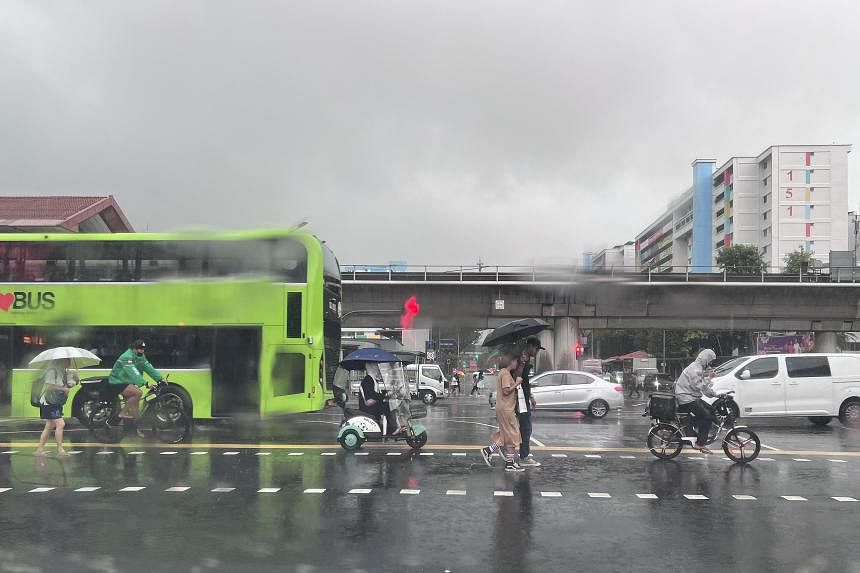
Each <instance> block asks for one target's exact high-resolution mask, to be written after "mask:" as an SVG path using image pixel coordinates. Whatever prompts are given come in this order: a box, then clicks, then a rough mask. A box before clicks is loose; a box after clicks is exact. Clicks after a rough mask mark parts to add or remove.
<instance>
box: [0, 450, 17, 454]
mask: <svg viewBox="0 0 860 573" xmlns="http://www.w3.org/2000/svg"><path fill="white" fill-rule="evenodd" d="M17 453H18V450H6V451H5V452H0V454H17Z"/></svg>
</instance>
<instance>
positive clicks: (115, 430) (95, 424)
mask: <svg viewBox="0 0 860 573" xmlns="http://www.w3.org/2000/svg"><path fill="white" fill-rule="evenodd" d="M117 414H118V412H117V409H116V408H115V407H114V405H113V404H111V403H108V402H100V403H99V404H97V405H96V406H95V407H94V408H93V409H92V413H91V414H90V418H89V423H88V424H87V425H88V426H89V428H90V433H91V434H92V436H93V438H95V440H96V441H98V442H101V443H103V444H116V443H118V442H120V441H121V440H122V438H123V436H124V435H125V429H124V428H123V425H122V419H120V418H119V416H118V415H117Z"/></svg>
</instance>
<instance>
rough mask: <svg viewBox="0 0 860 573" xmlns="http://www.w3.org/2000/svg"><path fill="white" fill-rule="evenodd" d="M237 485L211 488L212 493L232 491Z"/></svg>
mask: <svg viewBox="0 0 860 573" xmlns="http://www.w3.org/2000/svg"><path fill="white" fill-rule="evenodd" d="M235 489H236V488H235V487H216V488H214V489H212V490H210V491H211V492H212V493H230V492H231V491H235Z"/></svg>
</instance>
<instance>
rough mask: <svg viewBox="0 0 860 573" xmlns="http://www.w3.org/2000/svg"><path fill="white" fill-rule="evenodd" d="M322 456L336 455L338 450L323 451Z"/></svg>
mask: <svg viewBox="0 0 860 573" xmlns="http://www.w3.org/2000/svg"><path fill="white" fill-rule="evenodd" d="M320 455H321V456H336V455H337V452H322V453H321V454H320Z"/></svg>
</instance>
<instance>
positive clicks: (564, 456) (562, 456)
mask: <svg viewBox="0 0 860 573" xmlns="http://www.w3.org/2000/svg"><path fill="white" fill-rule="evenodd" d="M552 457H554V458H566V457H567V454H552Z"/></svg>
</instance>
